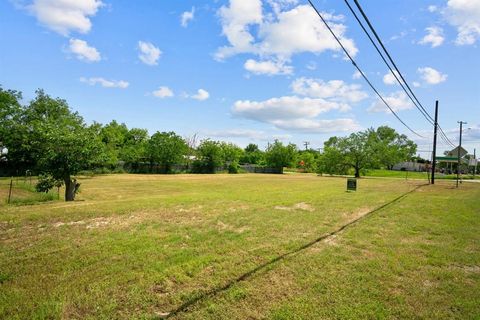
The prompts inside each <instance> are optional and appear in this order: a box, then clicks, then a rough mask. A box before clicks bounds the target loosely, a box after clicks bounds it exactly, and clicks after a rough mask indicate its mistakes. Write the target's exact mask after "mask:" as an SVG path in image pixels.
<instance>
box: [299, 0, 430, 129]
mask: <svg viewBox="0 0 480 320" xmlns="http://www.w3.org/2000/svg"><path fill="white" fill-rule="evenodd" d="M308 2H309V3H310V6H311V7H312V8H313V10H315V12H316V13H317V15H318V16H319V17H320V19H321V20H322V22H323V23H324V24H325V26H326V27H327V29H328V31H330V33H331V34H332V36H333V37H334V38H335V40H336V41H337V42H338V44H339V45H340V47H341V48H342V50H343V51H344V52H345V54H346V56H347V57H348V59H350V61H351V62H352V64H353V66H354V67H355V68H356V69H357V70H358V72H360V74H361V76H362V77H363V78H364V79H365V81H366V82H367V83H368V85H369V86H370V87H371V88H372V90H373V91H374V92H375V93H376V94H377V96H378V97H379V98H380V100H382V102H383V103H384V104H385V105H386V106H387V108H388V109H389V110H390V111H391V112H392V114H393V115H394V116H395V117H396V118H397V120H398V121H400V122H401V123H402V124H403V125H404V126H405V127H406V128H407V129H408V130H410V131H411V132H412V133H414V134H415V135H417V136H419V137H421V138H425V137H423V136H422V135H420V134H418V133H417V132H415V131H414V130H413V129H412V128H410V127H409V126H408V125H407V124H406V123H405V122H404V121H403V120H402V119H401V118H400V117H399V116H398V115H397V113H396V112H395V111H394V110H393V109H392V108H391V107H390V105H389V104H388V103H387V101H385V99H384V98H383V97H382V95H381V94H380V93H379V92H378V90H377V89H376V88H375V87H374V86H373V84H372V83H371V82H370V80H369V79H368V78H367V76H366V75H365V73H364V72H363V71H362V69H360V67H359V66H358V65H357V63H356V62H355V60H354V59H353V58H352V56H351V55H350V54H349V53H348V51H347V49H345V47H344V46H343V44H342V42H341V41H340V39H339V38H338V37H337V35H336V34H335V32H333V30H332V28H330V26H329V25H328V23H327V21H326V20H325V19H324V18H323V16H322V15H321V14H320V12H319V11H318V10H317V8H316V7H315V5H314V4H313V3H312V1H311V0H308Z"/></svg>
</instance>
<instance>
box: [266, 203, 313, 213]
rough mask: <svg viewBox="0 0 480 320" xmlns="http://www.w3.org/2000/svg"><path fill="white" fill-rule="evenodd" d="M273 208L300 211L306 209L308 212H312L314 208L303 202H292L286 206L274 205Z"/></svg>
mask: <svg viewBox="0 0 480 320" xmlns="http://www.w3.org/2000/svg"><path fill="white" fill-rule="evenodd" d="M274 209H275V210H284V211H295V210H302V211H308V212H313V211H315V208H314V207H313V206H312V205H310V204H308V203H305V202H300V203H297V204H294V205H293V206H290V207H286V206H275V207H274Z"/></svg>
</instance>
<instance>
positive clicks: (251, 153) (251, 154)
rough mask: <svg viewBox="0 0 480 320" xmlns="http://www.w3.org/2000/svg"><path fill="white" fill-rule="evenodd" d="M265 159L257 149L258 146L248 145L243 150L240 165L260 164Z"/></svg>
mask: <svg viewBox="0 0 480 320" xmlns="http://www.w3.org/2000/svg"><path fill="white" fill-rule="evenodd" d="M264 159H265V157H264V154H263V152H262V151H261V150H260V149H259V148H258V145H256V144H253V143H250V144H249V145H248V146H247V147H246V148H245V149H244V153H243V155H242V157H241V158H240V163H248V164H260V163H261V162H262V161H264Z"/></svg>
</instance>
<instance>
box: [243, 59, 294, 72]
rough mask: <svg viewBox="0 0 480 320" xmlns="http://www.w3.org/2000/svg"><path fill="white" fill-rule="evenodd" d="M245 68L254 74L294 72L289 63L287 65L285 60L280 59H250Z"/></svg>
mask: <svg viewBox="0 0 480 320" xmlns="http://www.w3.org/2000/svg"><path fill="white" fill-rule="evenodd" d="M244 68H245V69H246V70H247V71H249V72H251V73H253V74H257V75H260V74H266V75H270V76H272V75H279V74H292V73H293V67H292V66H289V65H285V63H284V62H280V61H271V60H266V61H255V60H253V59H248V60H247V61H246V62H245V64H244Z"/></svg>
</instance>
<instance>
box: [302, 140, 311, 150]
mask: <svg viewBox="0 0 480 320" xmlns="http://www.w3.org/2000/svg"><path fill="white" fill-rule="evenodd" d="M309 144H310V142H308V141H305V142H304V143H303V145H304V146H305V151H308V145H309Z"/></svg>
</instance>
